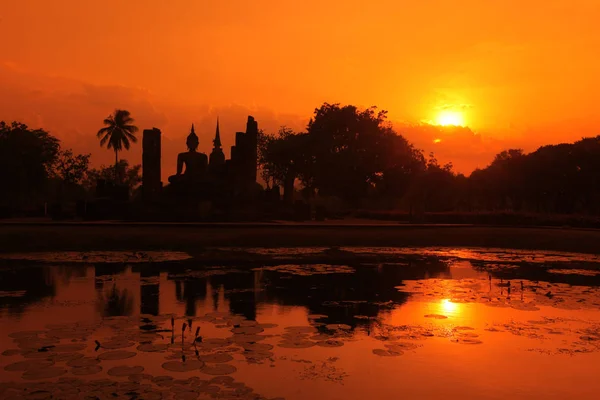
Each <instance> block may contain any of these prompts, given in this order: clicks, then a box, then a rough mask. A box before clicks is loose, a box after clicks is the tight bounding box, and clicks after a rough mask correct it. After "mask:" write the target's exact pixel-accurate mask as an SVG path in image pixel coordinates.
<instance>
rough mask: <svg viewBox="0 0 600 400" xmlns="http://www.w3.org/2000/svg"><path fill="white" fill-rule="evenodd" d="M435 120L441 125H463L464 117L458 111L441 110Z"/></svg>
mask: <svg viewBox="0 0 600 400" xmlns="http://www.w3.org/2000/svg"><path fill="white" fill-rule="evenodd" d="M436 122H437V124H438V125H442V126H451V125H452V126H464V125H465V118H464V116H463V114H462V113H461V112H460V111H452V110H442V111H440V113H439V114H438V116H437V118H436Z"/></svg>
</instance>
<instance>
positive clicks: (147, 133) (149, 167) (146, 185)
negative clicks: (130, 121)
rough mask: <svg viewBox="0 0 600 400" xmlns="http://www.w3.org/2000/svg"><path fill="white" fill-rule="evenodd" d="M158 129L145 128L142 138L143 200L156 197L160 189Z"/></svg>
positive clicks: (159, 133)
mask: <svg viewBox="0 0 600 400" xmlns="http://www.w3.org/2000/svg"><path fill="white" fill-rule="evenodd" d="M160 135H161V132H160V129H157V128H152V129H145V130H144V135H143V139H142V193H143V196H144V199H145V200H149V199H153V198H156V196H157V195H158V193H160V191H161V189H162V181H161V176H160V161H161V160H160V159H161V154H160V153H161V148H160Z"/></svg>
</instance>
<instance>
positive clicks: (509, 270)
mask: <svg viewBox="0 0 600 400" xmlns="http://www.w3.org/2000/svg"><path fill="white" fill-rule="evenodd" d="M472 264H473V268H474V269H475V270H477V271H482V272H489V274H490V275H491V277H492V278H493V279H505V280H509V279H520V280H528V281H533V282H535V281H539V282H548V283H564V284H568V285H572V286H600V275H580V274H557V273H553V272H550V271H549V270H556V269H585V270H593V271H597V270H598V264H595V263H583V262H582V263H576V262H562V263H558V262H557V263H548V264H541V263H525V262H522V263H517V262H515V263H505V264H502V263H498V262H493V263H489V262H485V261H472ZM492 267H493V268H492Z"/></svg>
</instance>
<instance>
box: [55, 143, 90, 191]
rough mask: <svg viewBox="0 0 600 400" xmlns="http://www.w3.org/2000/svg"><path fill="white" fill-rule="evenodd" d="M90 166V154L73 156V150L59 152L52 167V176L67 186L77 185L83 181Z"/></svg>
mask: <svg viewBox="0 0 600 400" xmlns="http://www.w3.org/2000/svg"><path fill="white" fill-rule="evenodd" d="M89 164H90V154H73V150H71V149H68V150H64V151H60V152H59V153H58V156H57V157H56V161H55V162H54V165H53V171H54V175H55V176H56V177H57V178H58V179H59V180H61V181H62V182H64V183H65V184H67V185H79V184H81V183H82V181H83V180H84V179H85V177H86V175H87V173H88V167H89Z"/></svg>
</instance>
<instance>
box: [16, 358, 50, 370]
mask: <svg viewBox="0 0 600 400" xmlns="http://www.w3.org/2000/svg"><path fill="white" fill-rule="evenodd" d="M52 365H54V363H53V362H52V361H41V360H25V361H17V362H15V363H12V364H8V365H7V366H5V367H4V370H5V371H28V370H33V369H40V368H47V367H50V366H52Z"/></svg>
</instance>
